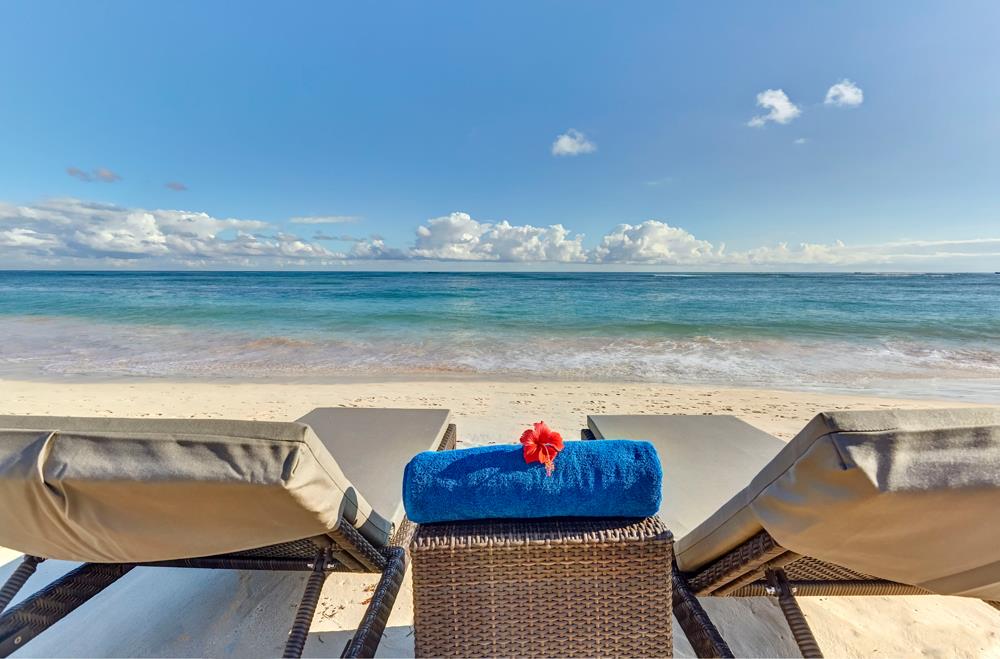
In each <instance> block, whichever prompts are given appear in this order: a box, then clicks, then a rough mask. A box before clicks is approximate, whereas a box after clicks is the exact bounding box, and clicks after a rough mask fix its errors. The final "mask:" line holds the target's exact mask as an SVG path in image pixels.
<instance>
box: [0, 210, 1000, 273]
mask: <svg viewBox="0 0 1000 659" xmlns="http://www.w3.org/2000/svg"><path fill="white" fill-rule="evenodd" d="M334 239H335V240H340V241H344V242H350V243H351V245H350V250H348V251H347V252H346V253H344V252H332V251H329V250H328V249H327V248H325V247H323V246H322V245H320V244H317V242H316V241H317V240H334ZM997 259H1000V237H997V238H976V239H965V240H905V241H894V242H887V243H877V244H858V245H849V244H846V243H845V242H842V241H833V242H830V243H810V242H803V243H798V244H795V245H792V244H790V243H788V242H779V243H777V244H774V245H764V246H758V247H753V248H751V249H746V250H743V251H727V249H726V246H725V244H723V243H721V242H719V243H713V242H711V241H708V240H705V239H702V238H698V237H697V236H696V235H694V234H693V233H692V232H690V231H688V230H686V229H683V228H681V227H679V226H674V225H671V224H668V223H667V222H663V221H661V220H646V221H644V222H641V223H638V224H627V223H626V224H619V225H618V226H617V227H615V228H614V229H612V230H611V231H609V232H608V233H606V234H605V235H604V236H602V237H601V239H600V241H599V242H598V243H597V245H596V247H594V248H592V249H589V250H588V249H587V248H585V247H584V245H583V236H582V235H580V234H575V233H572V232H571V231H570V230H569V229H567V228H566V227H564V226H563V225H561V224H554V225H551V226H544V227H537V226H532V225H530V224H511V223H510V222H507V221H501V222H496V223H493V222H481V221H479V220H476V219H474V218H472V217H471V216H470V215H469V214H468V213H458V212H456V213H451V214H450V215H445V216H443V217H437V218H434V219H431V220H428V221H427V222H425V223H424V224H422V225H421V226H419V227H418V229H417V231H416V236H415V240H414V242H413V243H412V245H410V246H404V247H392V246H389V245H387V244H386V242H385V240H384V239H383V238H381V237H379V236H371V237H369V238H354V237H352V236H347V235H344V236H328V235H326V234H321V233H318V234H317V235H316V236H315V237H314V238H313V239H312V240H307V239H304V238H302V237H300V236H297V235H293V234H290V233H285V232H283V231H280V230H275V229H274V228H273V227H271V226H269V225H268V224H267V223H265V222H261V221H258V220H247V219H237V218H217V217H213V216H211V215H209V214H207V213H200V212H191V211H181V210H162V209H161V210H148V209H143V208H124V207H120V206H115V205H112V204H102V203H94V202H87V201H82V200H79V199H53V200H47V201H44V202H40V203H36V204H33V205H27V206H16V205H13V204H6V203H3V202H0V266H4V267H94V266H96V267H122V266H130V265H131V266H138V267H216V268H221V267H230V266H235V267H247V268H270V267H320V266H333V265H345V264H351V263H355V264H358V263H362V262H374V261H396V262H400V263H403V262H406V261H410V262H412V261H414V260H419V261H441V262H449V261H451V262H455V261H461V262H474V261H475V262H481V263H487V264H489V263H492V264H505V263H507V264H518V263H527V264H531V263H539V264H544V263H549V264H577V265H587V266H590V267H607V266H611V267H614V266H618V267H641V266H648V267H656V266H660V267H671V266H672V267H676V268H686V269H692V270H698V269H703V270H713V269H717V270H782V269H791V270H795V269H798V270H810V269H811V270H833V269H838V268H842V269H848V268H849V269H881V270H892V269H898V270H905V269H924V268H926V269H948V270H961V269H963V268H964V269H970V268H969V266H970V265H971V266H974V267H975V268H978V269H984V270H985V269H990V270H992V269H995V266H994V265H993V264H994V263H996V262H997Z"/></svg>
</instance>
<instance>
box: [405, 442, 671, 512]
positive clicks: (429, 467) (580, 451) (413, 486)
mask: <svg viewBox="0 0 1000 659" xmlns="http://www.w3.org/2000/svg"><path fill="white" fill-rule="evenodd" d="M662 480H663V471H662V470H661V468H660V460H659V458H658V457H657V455H656V449H655V448H653V445H652V444H650V443H649V442H637V441H630V440H624V439H611V440H596V441H587V442H584V441H572V442H566V443H565V448H563V450H562V452H560V453H559V455H558V456H557V457H556V459H555V472H554V473H553V474H552V476H546V475H545V466H544V465H542V464H540V463H538V462H532V463H531V464H527V463H525V461H524V456H523V453H522V449H521V446H520V445H514V446H511V445H504V446H482V447H478V448H470V449H459V450H453V451H440V452H437V451H429V452H426V453H420V454H418V455H417V456H415V457H414V458H413V459H412V460H410V463H409V464H408V465H406V472H405V473H404V474H403V505H404V506H406V515H407V516H408V517H409V518H410V519H411V520H412V521H414V522H416V523H418V524H427V523H430V522H453V521H458V520H469V519H496V518H514V517H649V516H651V515H655V514H656V512H657V511H658V510H659V509H660V498H661V494H660V493H661V489H660V484H661V481H662Z"/></svg>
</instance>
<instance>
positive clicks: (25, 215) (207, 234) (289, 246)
mask: <svg viewBox="0 0 1000 659" xmlns="http://www.w3.org/2000/svg"><path fill="white" fill-rule="evenodd" d="M267 229H269V225H268V224H267V223H265V222H260V221H257V220H244V219H233V218H217V217H213V216H211V215H209V214H207V213H199V212H191V211H182V210H147V209H143V208H125V207H121V206H116V205H114V204H104V203H96V202H88V201H82V200H79V199H52V200H47V201H44V202H40V203H37V204H34V205H30V206H14V205H11V204H0V259H3V260H7V259H17V260H19V261H22V262H23V261H28V262H31V261H32V260H34V259H42V260H45V261H50V260H52V259H59V260H61V261H62V262H66V263H73V262H79V261H85V262H86V261H94V260H98V261H100V260H108V259H116V260H125V261H130V262H141V261H156V262H157V263H187V262H205V263H221V264H224V263H243V262H250V261H255V262H257V261H267V260H272V261H274V260H277V261H281V260H285V259H292V260H295V259H299V260H301V259H317V258H328V257H334V256H335V255H334V254H332V253H331V252H329V251H327V250H326V249H325V248H324V247H322V246H320V245H316V244H313V243H310V242H307V241H304V240H302V239H301V238H299V237H298V236H294V235H291V234H286V233H281V232H277V233H271V234H264V233H262V232H263V231H265V230H267Z"/></svg>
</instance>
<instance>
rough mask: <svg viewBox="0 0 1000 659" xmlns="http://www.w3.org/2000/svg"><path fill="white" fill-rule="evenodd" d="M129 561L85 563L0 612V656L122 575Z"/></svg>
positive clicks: (126, 572) (23, 642)
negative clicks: (0, 613) (2, 612)
mask: <svg viewBox="0 0 1000 659" xmlns="http://www.w3.org/2000/svg"><path fill="white" fill-rule="evenodd" d="M133 567H135V566H134V565H132V564H130V563H85V564H84V565H81V566H80V567H78V568H76V569H75V570H73V571H72V572H70V573H68V574H66V575H65V576H63V577H61V578H59V579H57V580H56V581H53V582H52V583H50V584H49V585H48V586H46V587H45V588H42V589H41V590H39V591H38V592H37V593H35V594H34V595H31V596H30V597H27V598H26V599H24V601H22V602H21V603H20V604H18V605H17V606H15V607H13V608H11V609H10V610H8V611H6V612H5V613H4V614H3V615H0V657H6V656H8V655H9V654H11V653H12V652H14V651H15V650H17V649H18V648H21V647H23V646H24V644H25V643H27V642H28V641H30V640H31V639H33V638H34V637H35V636H38V635H39V634H41V633H42V632H43V631H45V630H46V629H48V628H49V627H51V626H52V625H54V624H56V623H57V622H59V621H60V620H62V619H63V618H64V617H66V616H67V615H69V614H70V613H71V612H72V611H73V610H74V609H76V608H77V607H78V606H80V605H81V604H83V603H84V602H86V601H87V600H89V599H90V598H91V597H93V596H94V595H97V594H98V593H100V592H101V591H102V590H104V589H105V588H107V587H108V586H110V585H111V584H113V583H114V582H116V581H118V580H119V579H121V578H122V577H123V576H125V575H126V574H128V572H129V571H130V570H131V569H132V568H133Z"/></svg>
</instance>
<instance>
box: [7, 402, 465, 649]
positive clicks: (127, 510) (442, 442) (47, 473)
mask: <svg viewBox="0 0 1000 659" xmlns="http://www.w3.org/2000/svg"><path fill="white" fill-rule="evenodd" d="M447 421H448V412H447V410H381V409H380V410H375V409H371V410H361V409H346V408H321V409H317V410H314V411H313V412H310V413H309V414H307V415H306V416H305V417H303V418H301V419H299V420H298V422H295V423H267V422H248V421H219V420H198V421H195V420H148V419H79V418H54V417H11V416H7V417H2V416H0V500H2V501H3V502H4V506H3V507H2V508H0V545H4V546H8V547H10V548H13V549H17V550H19V551H23V552H24V553H25V554H26V555H25V557H24V559H23V561H22V563H21V565H20V566H19V567H18V568H17V569H16V570H15V571H14V573H13V574H12V575H11V576H10V578H9V579H8V581H7V583H6V584H5V585H4V586H3V587H2V589H0V611H2V612H3V613H2V615H0V656H7V655H9V654H10V653H11V652H13V651H14V650H17V649H18V648H21V647H23V646H24V644H25V643H27V642H28V641H29V640H31V639H32V638H34V637H35V636H37V635H38V634H40V633H41V632H43V631H44V630H46V629H47V628H49V627H50V626H52V625H53V624H55V623H56V622H58V621H59V620H60V619H62V618H63V617H65V616H66V615H67V614H69V613H70V612H72V611H73V610H74V609H76V608H77V607H78V606H80V605H81V604H83V603H84V602H86V601H87V600H89V599H90V598H91V597H93V596H95V595H97V594H98V593H100V592H101V591H102V590H104V589H105V588H106V587H108V586H109V585H111V584H112V583H114V582H115V581H116V580H118V579H119V578H121V577H122V576H124V575H125V574H127V573H128V572H129V571H130V570H132V569H134V568H136V567H146V566H152V567H192V568H219V569H238V570H268V571H281V570H291V571H305V572H309V573H310V575H309V578H308V580H307V583H306V587H305V590H304V593H303V596H302V600H301V602H300V604H299V607H298V610H297V612H296V615H295V619H294V623H293V625H292V629H291V632H290V633H289V636H288V641H287V644H286V646H285V651H284V654H285V656H293V657H297V656H300V655H301V653H302V649H303V646H304V644H305V641H306V637H307V635H308V633H309V627H310V624H311V622H312V617H313V613H314V611H315V609H316V605H317V602H318V599H319V595H320V591H321V589H322V586H323V583H324V581H325V579H326V577H327V575H328V574H329V573H330V572H335V571H348V572H370V573H381V578H380V580H379V582H378V585H377V587H376V590H375V592H374V593H373V595H372V598H371V603H370V605H369V606H368V609H367V611H366V613H365V615H364V617H363V619H362V622H361V625H360V626H359V628H358V630H357V631H356V632H355V634H354V636H353V637H352V639H351V640H350V641H349V642H348V644H347V646H346V647H345V648H344V655H343V656H373V655H374V653H375V650H376V648H377V647H378V643H379V641H380V639H381V636H382V632H383V631H384V629H385V625H386V622H387V619H388V616H389V613H390V612H391V610H392V606H393V603H394V601H395V599H396V594H397V592H398V591H399V587H400V585H401V583H402V579H403V575H404V572H405V568H406V560H407V559H406V552H405V548H406V546H407V545H408V544H409V540H410V537H411V536H412V533H413V527H414V525H412V524H410V523H409V522H408V521H407V520H406V519H405V516H404V514H403V507H402V500H401V495H400V490H399V483H400V480H401V478H402V473H403V468H404V466H405V464H406V462H407V461H408V460H409V459H410V457H412V455H413V454H415V453H417V452H419V451H422V450H428V449H433V448H438V449H447V448H453V447H454V445H455V440H456V433H455V426H454V425H449V424H448V422H447ZM334 456H336V459H334ZM360 492H364V495H363V496H362V494H360ZM365 497H367V499H366V498H365ZM192 510H197V511H198V512H197V514H192V512H191V511H192ZM46 558H54V559H63V560H71V561H77V562H83V563H84V564H83V565H81V566H79V567H78V568H76V569H74V570H73V571H71V572H69V573H68V574H66V575H65V576H63V577H61V578H59V579H58V580H56V581H55V582H53V583H51V584H49V585H47V586H46V587H44V588H42V589H41V590H39V591H38V592H36V593H34V594H33V595H30V596H28V597H26V598H24V599H23V600H21V601H20V602H19V603H17V604H16V605H14V606H12V607H10V608H9V609H8V608H7V606H8V605H9V604H10V603H11V601H12V600H13V599H14V597H15V595H16V594H17V592H18V590H19V589H20V588H21V586H22V585H23V584H24V582H25V580H26V579H27V578H28V577H29V576H31V574H32V573H33V572H34V571H35V568H36V566H37V565H38V563H40V562H42V561H44V560H45V559H46ZM5 609H6V610H5Z"/></svg>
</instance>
